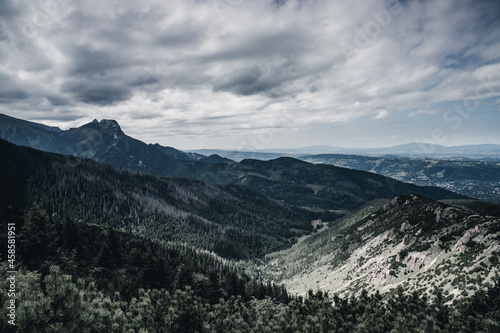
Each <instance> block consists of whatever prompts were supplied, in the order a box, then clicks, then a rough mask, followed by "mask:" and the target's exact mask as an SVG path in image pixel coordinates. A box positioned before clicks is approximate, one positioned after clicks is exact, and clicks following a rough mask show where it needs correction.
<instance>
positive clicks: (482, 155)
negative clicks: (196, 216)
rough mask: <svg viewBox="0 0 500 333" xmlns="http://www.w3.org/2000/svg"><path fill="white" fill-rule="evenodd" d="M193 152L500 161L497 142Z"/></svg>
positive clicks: (235, 157)
mask: <svg viewBox="0 0 500 333" xmlns="http://www.w3.org/2000/svg"><path fill="white" fill-rule="evenodd" d="M193 152H196V153H200V154H206V153H210V154H219V155H221V156H223V157H227V158H231V159H233V160H235V161H241V160H243V159H246V158H253V159H261V160H270V159H275V158H278V157H283V156H288V157H296V158H299V157H300V156H302V155H324V154H343V155H362V156H379V157H384V156H385V155H395V156H398V157H412V158H435V159H437V158H446V159H451V158H453V159H458V160H462V159H473V160H482V161H490V162H499V161H500V145H494V144H481V145H464V146H451V147H447V146H441V145H436V144H430V143H421V142H412V143H407V144H402V145H397V146H392V147H382V148H341V147H332V146H308V147H299V148H276V149H263V150H258V151H232V150H217V149H199V150H193Z"/></svg>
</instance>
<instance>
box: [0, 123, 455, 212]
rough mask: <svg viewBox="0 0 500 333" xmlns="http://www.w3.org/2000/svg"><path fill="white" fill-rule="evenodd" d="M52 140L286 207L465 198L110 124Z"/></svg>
mask: <svg viewBox="0 0 500 333" xmlns="http://www.w3.org/2000/svg"><path fill="white" fill-rule="evenodd" d="M7 120H9V119H7ZM17 124H18V121H17V120H15V119H14V120H10V121H5V123H3V125H2V126H3V127H4V128H8V129H10V130H8V131H5V132H9V131H12V128H14V129H15V128H17V127H16V126H17ZM30 126H31V125H30ZM26 127H27V128H28V129H29V130H30V131H31V132H30V133H33V134H30V135H32V136H34V135H35V134H36V133H37V132H35V130H38V127H36V128H35V127H33V126H31V127H29V126H28V125H26ZM2 133H4V132H2ZM50 135H51V139H50V140H49V141H48V142H47V144H46V145H44V146H43V148H41V147H34V148H38V149H44V150H47V151H50V152H56V153H61V154H70V155H76V156H80V157H85V158H91V159H93V160H96V161H99V162H104V163H109V164H111V165H113V166H117V167H121V168H126V169H129V170H134V171H140V172H147V173H151V174H156V175H160V176H170V177H183V178H189V179H196V180H200V181H204V182H209V183H215V184H233V185H243V186H245V187H247V188H250V189H252V190H256V191H259V192H260V193H262V194H264V195H266V196H267V197H269V198H272V199H274V200H278V201H279V202H283V203H285V204H287V205H296V206H299V207H305V208H308V209H313V210H317V209H320V210H323V211H324V210H326V211H330V210H346V209H347V210H352V209H356V208H358V207H359V206H361V205H363V204H365V203H366V202H368V201H370V200H372V199H375V198H379V197H383V198H392V197H394V196H395V195H400V194H404V193H408V192H415V193H419V194H421V195H424V196H428V197H431V198H434V199H445V198H446V199H454V198H463V197H464V196H461V195H457V194H454V193H452V192H450V191H446V190H443V189H439V188H431V187H417V186H415V185H410V184H404V183H402V182H399V181H395V180H393V179H390V178H387V177H383V176H379V175H376V174H373V173H367V172H363V171H356V170H349V169H344V168H339V167H335V166H329V165H314V164H311V163H306V162H303V161H299V160H297V159H293V158H289V157H287V158H278V159H275V160H271V161H260V160H254V159H247V160H243V161H241V162H239V163H236V162H234V161H231V160H229V159H226V158H223V157H221V156H209V157H201V156H198V155H189V154H187V153H184V152H181V151H178V150H176V149H174V148H171V147H162V146H160V145H147V144H145V143H143V142H141V141H139V140H136V139H134V138H131V137H129V136H127V135H126V134H124V133H123V131H122V130H121V128H120V126H119V125H118V123H116V122H115V121H113V120H101V121H100V122H99V121H97V120H94V121H93V122H91V123H89V124H86V125H84V126H82V127H79V128H72V129H69V130H67V131H59V132H55V133H51V134H50ZM16 139H19V137H16ZM14 143H15V142H14ZM32 146H33V145H32Z"/></svg>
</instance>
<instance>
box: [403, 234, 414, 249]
mask: <svg viewBox="0 0 500 333" xmlns="http://www.w3.org/2000/svg"><path fill="white" fill-rule="evenodd" d="M412 239H413V237H412V236H411V235H410V234H406V235H405V236H404V237H403V245H404V246H406V245H408V244H410V242H411V241H412Z"/></svg>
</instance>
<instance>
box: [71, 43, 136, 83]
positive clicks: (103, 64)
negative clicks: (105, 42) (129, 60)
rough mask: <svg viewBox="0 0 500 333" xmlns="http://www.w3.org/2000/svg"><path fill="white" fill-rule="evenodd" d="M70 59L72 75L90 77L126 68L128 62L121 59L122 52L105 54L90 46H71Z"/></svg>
mask: <svg viewBox="0 0 500 333" xmlns="http://www.w3.org/2000/svg"><path fill="white" fill-rule="evenodd" d="M68 53H69V54H68V58H69V59H71V70H70V72H69V74H70V75H75V76H89V75H95V74H98V75H100V76H104V75H106V73H107V72H108V71H109V70H113V69H116V68H119V67H126V65H127V64H126V62H125V61H123V59H121V54H122V53H120V52H117V51H116V50H113V51H109V52H104V51H100V50H95V49H93V48H92V47H91V46H89V45H71V46H70V47H69V52H68Z"/></svg>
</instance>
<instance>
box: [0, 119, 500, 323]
mask: <svg viewBox="0 0 500 333" xmlns="http://www.w3.org/2000/svg"><path fill="white" fill-rule="evenodd" d="M0 120H1V121H0V136H1V138H3V139H0V184H1V186H2V188H1V189H2V191H0V217H2V218H1V219H0V223H1V224H2V225H3V228H5V230H7V224H8V223H11V224H15V227H16V237H17V238H16V239H17V240H16V241H17V243H16V251H17V252H16V261H15V265H16V266H15V267H16V268H17V269H18V272H17V273H16V274H17V275H16V281H17V283H18V285H21V284H22V285H23V288H24V289H23V292H22V293H19V299H18V300H19V304H23V305H24V309H25V311H24V312H22V311H20V312H19V313H21V315H20V316H19V318H18V324H19V327H22V330H24V331H30V330H31V331H33V329H34V330H36V331H43V330H45V329H46V328H47V327H49V328H50V329H52V330H55V331H72V332H73V331H79V330H82V328H85V329H86V330H88V331H95V332H103V331H126V332H132V331H134V332H138V331H140V329H142V328H143V329H145V330H155V331H158V332H161V331H165V328H169V331H174V332H178V331H186V332H201V331H207V332H209V331H210V332H211V331H224V328H227V331H238V330H240V331H249V332H250V331H254V332H261V331H265V330H264V329H263V328H264V327H267V326H264V325H268V326H269V327H273V330H274V331H277V332H281V331H283V332H296V331H298V330H299V328H301V327H303V328H304V330H303V331H304V332H310V331H325V332H326V331H335V330H339V331H342V330H343V331H348V332H350V331H356V332H357V331H363V332H364V331H370V329H368V328H367V326H366V325H367V323H370V325H372V324H371V323H375V322H376V324H377V331H379V332H386V331H391V330H395V331H412V330H416V329H417V328H418V330H424V331H430V332H433V331H452V330H454V328H456V327H461V328H464V327H466V328H467V329H463V331H466V332H474V331H478V329H480V328H482V327H488V328H489V331H493V332H494V331H495V329H496V326H495V325H496V323H497V322H498V318H499V317H498V289H499V281H500V280H499V278H498V273H499V271H498V268H499V263H500V247H499V245H498V243H499V242H498V241H499V240H500V205H498V204H497V203H492V202H485V201H480V200H472V199H469V198H467V196H465V195H462V194H457V193H455V192H453V191H449V190H446V189H443V188H439V187H433V186H417V185H415V184H408V183H405V182H402V181H400V180H396V179H394V178H390V177H386V176H384V175H380V174H377V173H386V174H388V175H391V176H393V177H395V178H396V177H397V178H400V179H408V178H411V177H417V178H418V179H419V181H424V180H426V179H427V180H431V181H432V180H434V181H436V180H438V179H441V180H442V181H456V180H459V179H462V180H464V181H465V180H467V179H469V178H470V177H471V176H474V177H475V178H477V180H478V181H485V182H488V181H491V182H497V181H498V174H497V173H496V172H495V170H496V169H495V167H497V165H496V164H495V163H489V164H488V163H485V162H477V161H474V162H471V161H451V162H450V161H448V160H439V159H434V158H433V159H428V160H424V159H415V160H414V159H413V158H408V157H387V156H385V157H363V156H346V155H308V156H302V157H301V158H302V159H305V160H307V161H304V160H301V159H297V158H293V157H290V156H274V157H277V158H273V159H270V160H265V161H264V160H257V159H243V160H240V161H238V162H236V161H233V160H231V159H228V158H226V157H222V156H219V155H215V154H211V155H209V156H206V155H202V154H199V153H196V152H182V151H180V150H177V149H175V148H172V147H164V146H161V145H159V144H146V143H143V142H141V141H139V140H136V139H134V138H131V137H129V136H127V135H126V134H125V133H124V132H123V131H122V130H121V128H120V126H119V125H118V123H117V122H116V121H113V120H101V121H97V120H95V121H93V122H91V123H88V124H86V125H83V126H81V127H79V128H72V129H69V130H66V131H63V130H60V129H57V128H53V127H47V126H44V125H41V124H36V123H31V122H26V121H23V120H19V119H15V118H12V117H8V116H0ZM4 139H5V140H4ZM9 141H10V142H9ZM310 162H314V163H310ZM460 163H462V164H460ZM471 163H472V164H471ZM330 164H338V165H341V166H335V165H330ZM344 166H348V168H346V167H344ZM356 168H358V169H364V171H363V170H356ZM375 172H377V173H375ZM405 177H406V178H405ZM467 181H468V180H467ZM485 191H489V189H485ZM0 245H1V246H0V247H2V248H4V249H5V248H6V247H7V238H6V237H1V238H0ZM7 264H8V262H2V264H1V265H0V272H2V274H7V271H8V270H9V268H8V265H7ZM8 283H10V282H8V281H7V280H6V279H4V280H3V282H1V283H0V284H1V286H2V288H1V292H0V298H1V299H2V300H6V302H8V297H7V292H6V291H7V290H8V286H7V284H8ZM313 290H314V291H313ZM332 293H333V296H332V297H330V296H329V295H332ZM5 309H6V308H5V307H4V310H3V312H2V313H4V316H2V318H4V319H3V320H0V327H1V329H2V331H5V332H11V331H12V332H14V331H15V330H13V329H12V327H10V326H9V325H8V323H7V321H6V320H5V318H7V316H6V311H5ZM395 318H397V320H394V319H395ZM74 327H77V328H74ZM242 327H244V328H243V329H242ZM313 328H314V329H313ZM437 328H439V330H437Z"/></svg>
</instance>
